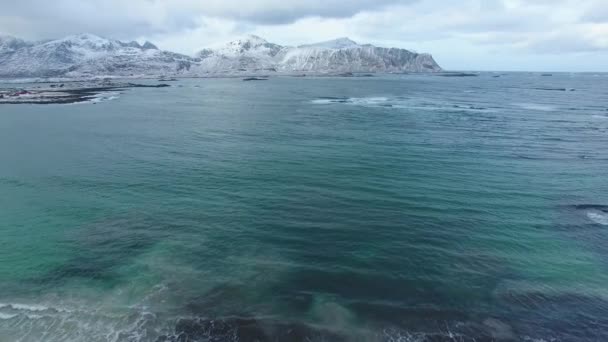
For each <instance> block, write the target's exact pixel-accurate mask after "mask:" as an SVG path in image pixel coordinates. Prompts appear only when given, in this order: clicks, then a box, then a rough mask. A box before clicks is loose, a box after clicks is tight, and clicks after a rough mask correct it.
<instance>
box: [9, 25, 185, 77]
mask: <svg viewBox="0 0 608 342" xmlns="http://www.w3.org/2000/svg"><path fill="white" fill-rule="evenodd" d="M191 62H192V58H190V57H188V56H185V55H180V54H177V53H172V52H167V51H161V50H158V48H157V47H156V46H154V44H152V43H149V42H146V43H145V44H143V45H140V44H139V43H137V42H121V41H118V40H111V39H106V38H101V37H99V36H96V35H92V34H81V35H75V36H69V37H66V38H63V39H58V40H51V41H43V42H36V43H32V42H24V41H22V40H19V39H16V38H12V37H4V38H2V39H1V40H0V76H2V77H53V76H66V77H70V76H78V77H82V76H99V75H121V76H127V75H150V74H155V75H160V74H174V73H178V72H180V71H183V70H188V69H189V68H190V65H191Z"/></svg>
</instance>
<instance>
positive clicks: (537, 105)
mask: <svg viewBox="0 0 608 342" xmlns="http://www.w3.org/2000/svg"><path fill="white" fill-rule="evenodd" d="M513 105H515V106H517V107H519V108H522V109H528V110H536V111H541V112H552V111H554V110H556V108H555V107H554V106H551V105H547V104H540V103H514V104H513Z"/></svg>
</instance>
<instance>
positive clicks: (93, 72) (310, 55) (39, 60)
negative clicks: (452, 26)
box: [0, 34, 441, 78]
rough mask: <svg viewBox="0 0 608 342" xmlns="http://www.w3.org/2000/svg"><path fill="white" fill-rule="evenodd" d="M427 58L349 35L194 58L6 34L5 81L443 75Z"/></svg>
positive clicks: (252, 45)
mask: <svg viewBox="0 0 608 342" xmlns="http://www.w3.org/2000/svg"><path fill="white" fill-rule="evenodd" d="M438 71H441V68H440V67H439V65H438V64H437V63H436V62H435V60H434V59H433V57H432V56H431V55H429V54H419V53H415V52H411V51H408V50H405V49H397V48H383V47H376V46H373V45H370V44H357V43H356V42H354V41H352V40H350V39H348V38H339V39H336V40H332V41H327V42H322V43H317V44H310V45H301V46H296V47H291V46H282V45H278V44H273V43H270V42H268V41H266V40H264V39H262V38H260V37H258V36H253V35H250V36H246V37H244V38H242V39H238V40H235V41H232V42H229V43H228V44H225V45H224V46H220V47H218V48H213V49H212V48H207V49H203V50H201V51H199V52H198V53H196V54H195V55H194V56H187V55H183V54H179V53H174V52H170V51H163V50H160V49H158V48H157V47H156V46H155V45H154V44H152V43H150V42H145V43H144V44H140V43H138V42H135V41H133V42H122V41H119V40H113V39H107V38H102V37H99V36H96V35H93V34H80V35H73V36H68V37H65V38H62V39H57V40H49V41H40V42H30V41H25V40H22V39H19V38H15V37H10V36H0V77H11V78H19V77H91V76H158V75H165V76H167V75H171V76H209V75H233V74H237V75H238V74H252V75H254V74H273V73H277V74H301V73H307V74H333V73H376V72H377V73H401V72H438Z"/></svg>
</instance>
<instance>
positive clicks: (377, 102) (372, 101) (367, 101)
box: [312, 97, 389, 107]
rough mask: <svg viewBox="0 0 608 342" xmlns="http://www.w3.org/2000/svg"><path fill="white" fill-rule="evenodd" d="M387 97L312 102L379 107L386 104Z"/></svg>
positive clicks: (314, 101)
mask: <svg viewBox="0 0 608 342" xmlns="http://www.w3.org/2000/svg"><path fill="white" fill-rule="evenodd" d="M388 101H389V99H388V98H387V97H350V98H334V97H323V98H318V99H315V100H312V103H314V104H322V105H326V104H335V103H343V104H349V105H355V106H372V107H373V106H381V105H384V104H385V103H386V102H388Z"/></svg>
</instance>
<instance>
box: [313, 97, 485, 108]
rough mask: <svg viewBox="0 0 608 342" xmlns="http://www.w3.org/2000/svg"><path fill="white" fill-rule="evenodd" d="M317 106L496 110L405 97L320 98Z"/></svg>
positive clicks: (465, 104)
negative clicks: (342, 105)
mask: <svg viewBox="0 0 608 342" xmlns="http://www.w3.org/2000/svg"><path fill="white" fill-rule="evenodd" d="M311 103H313V104H316V105H332V104H333V105H337V104H345V105H352V106H361V107H375V108H395V109H410V110H423V111H443V112H453V111H459V112H461V111H473V112H493V111H494V110H492V109H490V108H487V107H483V106H479V105H475V104H471V103H445V102H441V101H433V100H426V99H420V98H417V99H416V98H414V99H410V98H404V97H384V96H375V97H330V96H324V97H319V98H317V99H314V100H312V101H311Z"/></svg>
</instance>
